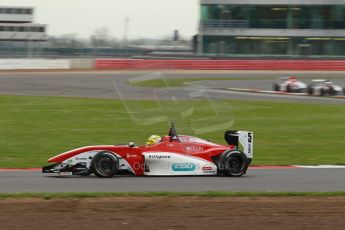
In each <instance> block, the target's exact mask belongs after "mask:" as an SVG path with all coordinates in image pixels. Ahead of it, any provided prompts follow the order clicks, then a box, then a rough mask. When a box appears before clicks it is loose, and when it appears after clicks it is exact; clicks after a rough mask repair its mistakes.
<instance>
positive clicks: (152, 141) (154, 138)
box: [146, 135, 162, 146]
mask: <svg viewBox="0 0 345 230" xmlns="http://www.w3.org/2000/svg"><path fill="white" fill-rule="evenodd" d="M161 141H162V138H161V137H160V136H158V135H152V136H150V137H149V138H148V139H147V141H146V145H148V146H150V145H155V144H158V143H159V142H161Z"/></svg>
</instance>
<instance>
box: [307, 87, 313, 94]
mask: <svg viewBox="0 0 345 230" xmlns="http://www.w3.org/2000/svg"><path fill="white" fill-rule="evenodd" d="M308 94H309V95H313V94H314V89H313V87H311V86H309V87H308Z"/></svg>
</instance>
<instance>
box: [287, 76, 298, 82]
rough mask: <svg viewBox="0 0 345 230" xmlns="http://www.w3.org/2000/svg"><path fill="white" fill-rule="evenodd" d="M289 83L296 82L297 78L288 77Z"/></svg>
mask: <svg viewBox="0 0 345 230" xmlns="http://www.w3.org/2000/svg"><path fill="white" fill-rule="evenodd" d="M289 81H291V82H296V81H297V78H296V77H290V78H289Z"/></svg>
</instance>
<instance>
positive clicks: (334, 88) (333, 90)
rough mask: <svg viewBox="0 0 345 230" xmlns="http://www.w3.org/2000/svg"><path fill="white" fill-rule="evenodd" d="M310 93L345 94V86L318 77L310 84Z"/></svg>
mask: <svg viewBox="0 0 345 230" xmlns="http://www.w3.org/2000/svg"><path fill="white" fill-rule="evenodd" d="M308 94H309V95H317V96H337V95H344V94H345V88H343V87H340V86H338V85H335V84H334V83H333V82H331V81H329V80H326V79H316V80H312V81H311V82H310V84H309V85H308Z"/></svg>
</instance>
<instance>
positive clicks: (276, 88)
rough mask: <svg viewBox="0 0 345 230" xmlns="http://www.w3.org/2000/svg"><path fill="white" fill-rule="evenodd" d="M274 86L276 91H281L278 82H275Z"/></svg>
mask: <svg viewBox="0 0 345 230" xmlns="http://www.w3.org/2000/svg"><path fill="white" fill-rule="evenodd" d="M272 88H273V90H274V91H280V86H279V84H277V83H274V84H273V87H272Z"/></svg>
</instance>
